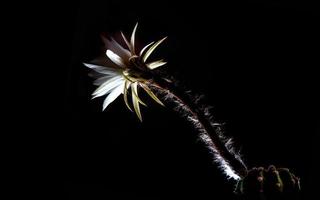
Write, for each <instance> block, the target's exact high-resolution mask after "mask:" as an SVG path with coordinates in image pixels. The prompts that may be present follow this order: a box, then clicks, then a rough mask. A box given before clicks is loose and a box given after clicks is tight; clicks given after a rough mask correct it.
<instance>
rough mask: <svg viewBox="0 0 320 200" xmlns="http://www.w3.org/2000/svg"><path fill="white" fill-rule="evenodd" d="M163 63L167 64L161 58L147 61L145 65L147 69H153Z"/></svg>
mask: <svg viewBox="0 0 320 200" xmlns="http://www.w3.org/2000/svg"><path fill="white" fill-rule="evenodd" d="M165 64H167V62H164V61H163V60H158V61H155V62H152V63H148V64H147V67H148V68H149V69H155V68H158V67H161V66H162V65H165Z"/></svg>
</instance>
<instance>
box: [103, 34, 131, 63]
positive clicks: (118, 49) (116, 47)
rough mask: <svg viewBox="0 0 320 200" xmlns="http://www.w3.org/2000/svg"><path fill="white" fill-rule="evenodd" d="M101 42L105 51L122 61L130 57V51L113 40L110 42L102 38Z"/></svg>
mask: <svg viewBox="0 0 320 200" xmlns="http://www.w3.org/2000/svg"><path fill="white" fill-rule="evenodd" d="M102 40H103V42H104V44H105V47H106V49H110V50H111V51H113V52H114V53H116V54H117V55H119V56H120V57H121V58H123V59H128V58H129V57H130V55H131V53H130V51H128V50H127V49H125V48H123V47H122V46H121V45H120V44H119V43H118V42H117V41H115V40H114V39H113V38H111V40H109V39H107V38H105V37H102Z"/></svg>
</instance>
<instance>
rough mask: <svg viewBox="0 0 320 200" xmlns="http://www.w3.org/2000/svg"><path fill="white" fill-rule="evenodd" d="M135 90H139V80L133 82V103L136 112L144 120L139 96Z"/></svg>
mask: <svg viewBox="0 0 320 200" xmlns="http://www.w3.org/2000/svg"><path fill="white" fill-rule="evenodd" d="M134 90H137V82H135V83H132V84H131V92H132V104H133V108H134V111H135V112H136V114H137V116H138V118H139V119H140V121H141V122H142V116H141V112H140V106H139V101H138V99H137V96H136V95H135V94H134Z"/></svg>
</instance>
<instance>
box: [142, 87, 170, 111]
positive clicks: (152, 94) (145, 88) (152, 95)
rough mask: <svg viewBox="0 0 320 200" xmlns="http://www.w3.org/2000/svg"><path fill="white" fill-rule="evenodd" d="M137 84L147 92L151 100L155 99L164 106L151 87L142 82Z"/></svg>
mask: <svg viewBox="0 0 320 200" xmlns="http://www.w3.org/2000/svg"><path fill="white" fill-rule="evenodd" d="M139 85H140V86H141V87H142V88H143V89H144V90H145V91H146V92H147V94H148V95H149V96H150V97H151V98H152V99H153V100H155V101H156V102H157V103H158V104H160V105H162V106H164V104H163V103H162V102H161V101H160V99H158V97H157V96H156V95H155V94H154V93H153V92H152V91H151V89H150V88H149V87H148V86H147V85H145V84H142V83H140V84H139Z"/></svg>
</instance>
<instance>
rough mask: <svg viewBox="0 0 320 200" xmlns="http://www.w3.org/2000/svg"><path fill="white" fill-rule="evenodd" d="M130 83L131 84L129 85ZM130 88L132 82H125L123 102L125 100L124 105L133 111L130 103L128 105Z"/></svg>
mask: <svg viewBox="0 0 320 200" xmlns="http://www.w3.org/2000/svg"><path fill="white" fill-rule="evenodd" d="M128 83H129V84H128ZM128 87H130V82H129V81H128V80H126V81H125V82H124V88H123V100H124V103H125V104H126V106H127V107H128V109H129V110H130V111H131V112H133V111H132V109H131V107H130V105H129V103H128Z"/></svg>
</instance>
